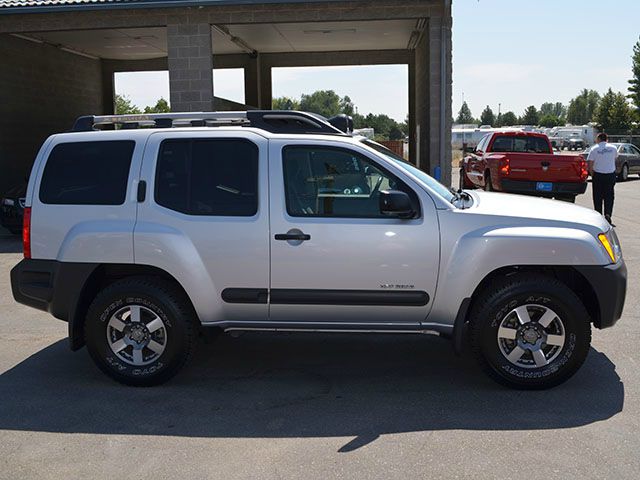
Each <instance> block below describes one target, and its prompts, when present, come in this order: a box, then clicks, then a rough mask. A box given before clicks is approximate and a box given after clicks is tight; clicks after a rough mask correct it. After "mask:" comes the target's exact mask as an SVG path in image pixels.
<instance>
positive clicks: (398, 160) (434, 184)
mask: <svg viewBox="0 0 640 480" xmlns="http://www.w3.org/2000/svg"><path fill="white" fill-rule="evenodd" d="M362 143H364V144H365V145H366V146H368V147H370V148H373V149H374V150H375V151H376V152H378V153H381V154H382V155H384V156H385V157H386V158H388V159H389V160H391V161H393V162H394V163H395V164H396V165H398V166H399V167H401V168H403V169H404V170H406V171H408V172H409V173H411V174H412V175H414V176H416V177H417V178H418V179H419V180H420V181H421V182H422V183H424V184H425V185H427V186H428V187H429V188H431V189H432V190H435V191H436V192H437V193H438V194H439V195H440V196H441V197H442V198H444V199H445V200H447V201H448V202H451V201H452V200H454V199H455V198H456V195H455V194H454V193H453V192H452V191H451V190H449V189H448V188H447V187H445V186H444V185H442V184H441V183H440V182H438V181H437V180H436V179H435V178H433V177H432V176H430V175H427V174H426V173H424V172H423V171H422V170H420V169H419V168H416V167H414V166H413V165H412V164H411V163H409V162H407V161H406V160H405V159H404V158H402V157H401V156H399V155H396V154H395V153H394V152H392V151H391V150H389V149H388V148H387V147H385V146H384V145H380V144H379V143H376V142H372V141H371V140H363V141H362Z"/></svg>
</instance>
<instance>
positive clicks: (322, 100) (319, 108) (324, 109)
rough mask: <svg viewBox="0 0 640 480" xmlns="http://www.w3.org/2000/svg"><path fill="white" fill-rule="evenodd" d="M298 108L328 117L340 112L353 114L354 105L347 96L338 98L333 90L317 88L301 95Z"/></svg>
mask: <svg viewBox="0 0 640 480" xmlns="http://www.w3.org/2000/svg"><path fill="white" fill-rule="evenodd" d="M300 110H302V111H304V112H313V113H317V114H319V115H323V116H325V117H327V118H330V117H334V116H336V115H340V114H341V113H346V114H347V115H350V114H353V110H354V105H353V103H352V102H351V99H350V98H349V97H344V98H340V96H338V94H337V93H336V92H334V91H333V90H318V91H316V92H313V93H312V94H311V95H302V98H301V99H300Z"/></svg>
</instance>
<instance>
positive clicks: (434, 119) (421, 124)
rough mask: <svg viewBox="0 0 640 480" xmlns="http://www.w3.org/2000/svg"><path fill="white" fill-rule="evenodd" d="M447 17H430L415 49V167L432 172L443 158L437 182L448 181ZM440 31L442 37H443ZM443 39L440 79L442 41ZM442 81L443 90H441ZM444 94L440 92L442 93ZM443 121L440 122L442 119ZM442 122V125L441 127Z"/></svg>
mask: <svg viewBox="0 0 640 480" xmlns="http://www.w3.org/2000/svg"><path fill="white" fill-rule="evenodd" d="M450 21H451V17H450V16H446V15H445V16H443V17H437V16H436V17H431V18H429V19H428V25H427V27H426V30H425V32H424V35H423V36H422V38H421V40H420V42H419V44H418V46H417V48H416V50H415V67H414V69H415V85H414V86H413V88H414V98H415V130H414V141H415V145H416V146H415V150H417V153H416V155H415V156H416V157H417V158H418V166H419V167H420V168H421V169H422V170H424V171H425V172H427V173H429V174H431V175H434V174H435V170H436V167H437V166H438V165H439V164H440V159H441V156H442V157H443V159H444V162H443V169H442V171H441V178H440V180H441V182H442V183H443V184H445V185H450V184H451V95H452V76H451V72H452V68H451V49H450V45H451V23H450ZM443 32H444V37H443ZM443 39H444V42H445V43H446V45H445V55H444V62H445V63H444V78H443V75H442V72H443V64H442V61H443V58H442V50H441V47H442V41H443ZM443 83H444V89H443ZM443 93H444V95H443ZM442 120H444V122H442ZM443 123H444V128H442V127H443Z"/></svg>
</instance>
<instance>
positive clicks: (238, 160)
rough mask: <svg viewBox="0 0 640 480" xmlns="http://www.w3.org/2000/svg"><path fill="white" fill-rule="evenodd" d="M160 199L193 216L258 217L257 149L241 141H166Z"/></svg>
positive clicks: (160, 165) (159, 171)
mask: <svg viewBox="0 0 640 480" xmlns="http://www.w3.org/2000/svg"><path fill="white" fill-rule="evenodd" d="M155 199H156V203H158V205H162V206H163V207H166V208H169V209H171V210H176V211H178V212H182V213H186V214H188V215H211V216H230V217H251V216H253V215H255V214H256V213H257V212H258V148H257V147H256V145H255V144H253V143H251V142H249V141H247V140H240V139H206V140H165V141H164V142H162V145H161V147H160V153H159V157H158V165H157V174H156V187H155Z"/></svg>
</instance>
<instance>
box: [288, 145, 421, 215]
mask: <svg viewBox="0 0 640 480" xmlns="http://www.w3.org/2000/svg"><path fill="white" fill-rule="evenodd" d="M283 168H284V180H285V195H286V203H287V212H288V213H289V215H291V216H293V217H351V218H354V217H355V218H383V217H384V218H388V217H385V216H384V215H383V214H382V213H380V192H381V191H382V190H402V191H405V192H406V193H408V194H409V196H410V197H411V198H412V201H413V203H414V208H415V210H416V211H418V210H419V207H418V205H419V202H418V199H417V196H416V195H415V193H414V192H413V191H412V190H411V189H410V188H409V187H408V186H407V185H406V184H404V183H403V182H402V181H400V180H399V179H398V178H397V177H395V176H394V175H392V174H390V173H388V172H386V171H385V170H383V169H382V168H380V167H379V166H377V165H375V164H374V163H373V162H371V161H370V160H368V159H367V158H365V157H364V156H362V155H360V154H358V153H356V152H353V151H350V150H345V149H340V148H330V147H308V146H304V147H302V146H300V147H298V146H290V147H286V148H285V149H284V151H283Z"/></svg>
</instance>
